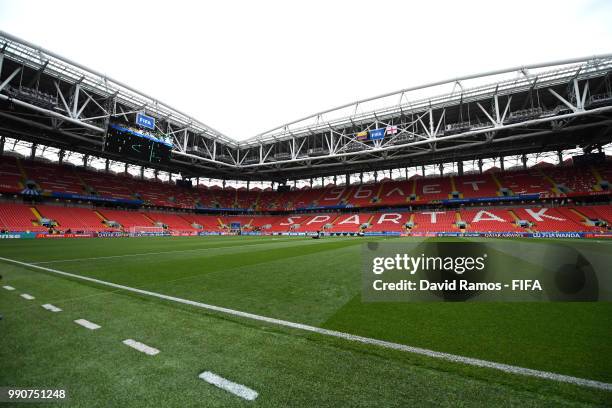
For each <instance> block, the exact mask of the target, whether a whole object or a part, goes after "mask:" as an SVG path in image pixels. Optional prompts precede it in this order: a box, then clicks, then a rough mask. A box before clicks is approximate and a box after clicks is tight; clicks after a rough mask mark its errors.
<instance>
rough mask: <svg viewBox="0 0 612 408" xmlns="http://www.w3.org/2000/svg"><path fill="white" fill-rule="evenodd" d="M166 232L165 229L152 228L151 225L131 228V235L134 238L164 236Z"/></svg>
mask: <svg viewBox="0 0 612 408" xmlns="http://www.w3.org/2000/svg"><path fill="white" fill-rule="evenodd" d="M164 232H165V230H164V227H152V226H150V225H147V226H144V225H143V226H133V227H131V228H130V235H133V236H147V235H163V234H164Z"/></svg>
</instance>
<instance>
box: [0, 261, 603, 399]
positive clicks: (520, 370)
mask: <svg viewBox="0 0 612 408" xmlns="http://www.w3.org/2000/svg"><path fill="white" fill-rule="evenodd" d="M0 260H2V261H5V262H10V263H13V264H17V265H22V266H25V267H29V268H33V269H39V270H41V271H46V272H51V273H55V274H58V275H62V276H68V277H70V278H75V279H81V280H84V281H88V282H93V283H97V284H99V285H104V286H110V287H113V288H117V289H123V290H126V291H129V292H134V293H138V294H141V295H147V296H152V297H156V298H159V299H164V300H169V301H171V302H177V303H182V304H185V305H190V306H195V307H199V308H202V309H208V310H213V311H215V312H219V313H225V314H229V315H232V316H238V317H243V318H246V319H251V320H257V321H261V322H266V323H270V324H275V325H278V326H284V327H290V328H292V329H298V330H303V331H307V332H312V333H317V334H322V335H324V336H330V337H337V338H340V339H344V340H349V341H353V342H357V343H363V344H370V345H375V346H379V347H383V348H387V349H391V350H399V351H404V352H407V353H413V354H419V355H423V356H427V357H432V358H437V359H441V360H446V361H451V362H455V363H462V364H467V365H471V366H476V367H484V368H491V369H494V370H499V371H504V372H506V373H512V374H519V375H524V376H528V377H536V378H544V379H547V380H553V381H558V382H563V383H569V384H575V385H581V386H584V387H590V388H597V389H600V390H605V391H612V384H610V383H605V382H601V381H595V380H588V379H585V378H579V377H572V376H569V375H564V374H557V373H552V372H549V371H540V370H534V369H531V368H524V367H518V366H513V365H509V364H503V363H496V362H493V361H487V360H481V359H477V358H472V357H464V356H458V355H455V354H450V353H443V352H439V351H433V350H429V349H424V348H420V347H413V346H407V345H405V344H399V343H393V342H390V341H385V340H378V339H373V338H370V337H363V336H357V335H354V334H349V333H343V332H339V331H336V330H328V329H322V328H320V327H315V326H309V325H307V324H302V323H295V322H290V321H287V320H281V319H275V318H272V317H266V316H260V315H256V314H253V313H248V312H241V311H239V310H234V309H228V308H226V307H221V306H215V305H209V304H206V303H201V302H196V301H193V300H188V299H182V298H178V297H175V296H169V295H164V294H161V293H156V292H151V291H148V290H143V289H137V288H132V287H130V286H124V285H119V284H117V283H112V282H106V281H103V280H100V279H95V278H90V277H87V276H81V275H77V274H74V273H69V272H63V271H59V270H57V269H52V268H46V267H44V266H38V265H33V264H30V263H27V262H22V261H18V260H15V259H9V258H3V257H0Z"/></svg>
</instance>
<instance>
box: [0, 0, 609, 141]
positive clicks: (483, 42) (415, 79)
mask: <svg viewBox="0 0 612 408" xmlns="http://www.w3.org/2000/svg"><path fill="white" fill-rule="evenodd" d="M610 21H612V2H609V1H594V2H578V1H575V2H559V1H508V2H501V1H449V2H434V1H431V2H406V1H404V2H401V1H398V2H393V1H376V2H373V1H337V2H330V1H308V2H302V3H297V2H287V1H285V2H283V1H278V2H272V1H255V2H254V1H243V2H242V1H227V2H225V1H216V2H212V1H211V2H193V1H174V2H167V1H164V2H155V1H142V2H135V1H115V0H113V1H105V2H86V1H61V0H54V1H31V0H30V1H27V0H26V1H6V0H0V27H1V29H2V30H5V31H7V32H10V33H12V34H15V35H17V36H19V37H22V38H24V39H26V40H29V41H31V42H33V43H36V44H39V45H41V46H43V47H45V48H48V49H50V50H53V51H56V52H58V53H60V54H62V55H64V56H66V57H68V58H70V59H73V60H75V61H78V62H80V63H82V64H84V65H86V66H89V67H91V68H93V69H96V70H98V71H101V72H104V73H106V74H108V75H109V76H111V77H113V78H115V79H117V80H120V81H122V82H126V83H128V84H131V85H132V86H133V87H135V88H136V89H140V90H142V91H143V92H145V93H148V94H150V95H152V96H154V97H156V98H158V99H160V100H163V101H164V102H166V103H169V104H170V105H172V106H174V107H176V108H178V109H180V110H182V111H185V112H186V113H188V114H190V115H192V116H194V117H196V118H198V119H199V120H201V121H203V122H204V123H207V124H209V125H211V126H212V127H214V128H217V129H219V130H220V131H222V132H224V133H226V134H227V135H229V136H232V137H235V138H239V139H242V138H246V137H249V136H253V135H254V134H256V133H260V132H262V131H265V130H267V129H269V128H271V127H275V126H277V125H280V124H282V123H284V122H287V121H290V120H293V119H297V118H299V117H302V116H305V115H307V114H310V113H314V112H316V111H320V110H323V109H326V108H330V107H333V106H335V105H340V104H343V103H346V102H351V101H353V100H356V99H359V98H367V97H369V96H373V95H377V94H380V93H383V92H388V91H393V90H396V89H400V88H404V87H408V86H411V85H417V84H420V83H424V82H429V81H434V80H438V79H444V78H449V77H454V76H459V75H464V74H471V73H475V72H482V71H488V70H492V69H498V68H505V67H508V66H515V65H520V64H527V63H532V62H541V61H548V60H556V59H563V58H571V57H577V56H583V55H592V54H599V53H606V52H610V51H612V50H611V49H610V44H612V28H611V25H610V24H609V23H610Z"/></svg>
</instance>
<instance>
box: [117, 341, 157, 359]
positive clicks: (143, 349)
mask: <svg viewBox="0 0 612 408" xmlns="http://www.w3.org/2000/svg"><path fill="white" fill-rule="evenodd" d="M122 343H123V344H125V345H126V346H130V347H131V348H133V349H136V350H138V351H140V352H142V353H145V354H148V355H150V356H154V355H156V354H159V350H158V349H156V348H153V347H150V346H147V345H146V344H144V343H141V342H139V341H136V340H132V339H126V340H123V341H122Z"/></svg>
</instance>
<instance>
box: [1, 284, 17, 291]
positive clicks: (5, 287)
mask: <svg viewBox="0 0 612 408" xmlns="http://www.w3.org/2000/svg"><path fill="white" fill-rule="evenodd" d="M3 288H4V289H6V290H15V288H14V287H12V286H9V285H5V286H3Z"/></svg>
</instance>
